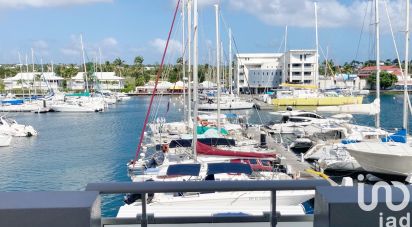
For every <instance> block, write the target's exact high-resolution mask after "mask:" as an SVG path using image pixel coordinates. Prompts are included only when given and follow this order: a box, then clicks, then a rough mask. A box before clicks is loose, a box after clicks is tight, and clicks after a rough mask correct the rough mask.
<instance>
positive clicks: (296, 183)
mask: <svg viewBox="0 0 412 227" xmlns="http://www.w3.org/2000/svg"><path fill="white" fill-rule="evenodd" d="M327 185H329V183H328V182H327V181H324V180H275V181H273V180H270V181H185V182H133V183H130V182H128V183H91V184H88V185H87V187H86V190H87V191H97V192H99V193H100V194H125V193H134V194H141V198H142V205H141V208H142V210H141V215H138V216H137V217H136V218H121V219H119V218H105V219H103V220H102V226H105V225H122V224H123V225H126V224H127V225H130V224H140V225H141V226H142V227H147V225H148V224H188V223H246V222H247V223H250V222H255V223H258V222H262V223H263V222H270V226H271V227H275V226H277V223H278V222H279V221H280V222H312V221H313V216H311V215H306V216H285V217H282V216H280V214H279V213H277V212H276V191H284V190H314V189H315V188H316V187H317V186H327ZM211 191H214V192H233V191H270V192H271V198H270V204H271V205H270V208H271V210H270V212H269V213H264V214H263V215H259V216H254V215H253V216H241V217H239V216H225V217H192V216H190V217H154V216H153V215H148V214H147V202H146V198H147V194H149V193H168V192H211ZM200 205H201V204H200Z"/></svg>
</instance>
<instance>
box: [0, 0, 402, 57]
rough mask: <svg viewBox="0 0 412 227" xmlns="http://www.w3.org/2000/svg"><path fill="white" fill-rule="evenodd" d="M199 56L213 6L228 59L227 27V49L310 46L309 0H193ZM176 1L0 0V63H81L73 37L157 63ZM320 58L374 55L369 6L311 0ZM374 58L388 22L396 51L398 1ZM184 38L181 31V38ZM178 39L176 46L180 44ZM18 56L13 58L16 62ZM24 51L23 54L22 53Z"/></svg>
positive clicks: (210, 39)
mask: <svg viewBox="0 0 412 227" xmlns="http://www.w3.org/2000/svg"><path fill="white" fill-rule="evenodd" d="M198 1H199V56H200V57H199V58H200V61H201V62H202V63H212V62H214V60H213V59H214V56H215V51H214V50H215V47H216V44H215V9H214V6H213V5H214V4H216V3H218V2H219V3H220V8H221V10H220V20H221V23H220V33H221V39H222V45H223V48H224V56H225V58H226V59H227V58H228V30H229V28H231V29H232V32H233V35H234V40H235V43H236V45H235V47H234V50H233V53H237V52H238V53H258V52H262V53H273V52H283V50H284V36H285V35H284V34H285V27H286V26H288V35H287V37H288V38H287V49H314V48H315V13H314V0H220V1H219V0H198ZM176 3H177V0H13V1H10V0H0V28H1V30H2V31H1V32H0V34H1V36H0V63H2V64H6V63H19V62H20V61H21V62H22V63H25V61H26V58H27V60H28V62H29V63H31V48H33V50H34V61H35V63H40V61H41V60H43V62H45V63H46V62H54V63H74V64H80V63H81V62H82V55H81V45H80V35H82V36H83V41H84V46H85V52H86V58H87V59H86V60H87V61H94V59H97V61H98V60H100V54H99V49H100V52H101V60H102V61H103V62H104V61H107V60H109V61H113V59H115V58H117V57H120V58H121V59H123V60H125V61H126V62H127V63H132V62H133V59H134V57H135V56H138V55H141V56H143V57H144V59H145V61H144V62H145V63H147V64H153V63H159V62H160V61H161V56H162V52H163V49H164V46H165V43H166V39H167V35H168V32H169V28H170V25H171V22H172V18H173V13H174V9H175V7H176ZM317 4H318V20H319V23H318V25H319V45H320V59H321V60H323V59H325V58H326V57H327V58H330V59H332V60H333V61H334V62H337V63H339V64H343V63H344V62H347V61H351V60H353V59H355V60H361V61H362V60H366V59H373V58H374V49H375V48H374V29H373V27H374V25H373V23H374V22H373V21H374V14H373V12H371V9H372V7H373V3H372V2H371V1H368V0H317ZM379 12H380V16H381V58H382V59H387V58H391V59H393V58H396V52H395V48H394V44H393V40H392V36H391V30H390V26H389V25H390V23H389V19H388V16H389V18H390V20H391V22H392V23H391V24H392V29H393V33H394V37H395V41H396V44H397V48H398V50H399V54H400V56H401V57H400V58H401V59H403V55H404V46H405V45H404V44H405V39H404V31H405V30H406V29H405V21H406V20H405V14H406V13H405V0H381V2H380V11H379ZM186 36H187V35H186ZM186 42H187V40H185V41H184V42H183V40H182V16H181V14H180V12H179V13H178V15H177V18H176V22H175V27H174V31H173V33H172V37H171V42H170V46H169V51H168V54H167V57H166V62H167V63H174V62H176V59H177V57H179V56H181V55H182V46H185V47H187V44H186ZM182 43H184V44H182ZM19 53H20V59H19ZM26 56H27V57H26Z"/></svg>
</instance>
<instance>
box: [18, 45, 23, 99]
mask: <svg viewBox="0 0 412 227" xmlns="http://www.w3.org/2000/svg"><path fill="white" fill-rule="evenodd" d="M17 54H18V55H19V63H20V82H21V91H22V93H23V99H24V85H23V62H22V60H21V54H20V52H17Z"/></svg>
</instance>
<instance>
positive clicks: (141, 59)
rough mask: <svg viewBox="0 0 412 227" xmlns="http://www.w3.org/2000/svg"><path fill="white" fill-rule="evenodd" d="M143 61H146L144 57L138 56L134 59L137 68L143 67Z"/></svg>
mask: <svg viewBox="0 0 412 227" xmlns="http://www.w3.org/2000/svg"><path fill="white" fill-rule="evenodd" d="M143 61H144V58H143V57H142V56H136V57H135V58H134V64H135V65H136V66H141V65H143Z"/></svg>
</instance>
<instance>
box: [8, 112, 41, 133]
mask: <svg viewBox="0 0 412 227" xmlns="http://www.w3.org/2000/svg"><path fill="white" fill-rule="evenodd" d="M0 124H1V126H0V131H1V132H2V133H3V134H8V135H11V136H15V137H30V136H37V131H36V130H35V129H34V128H33V127H32V126H31V125H23V124H19V123H17V122H16V120H13V119H10V118H6V117H5V116H2V117H0Z"/></svg>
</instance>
